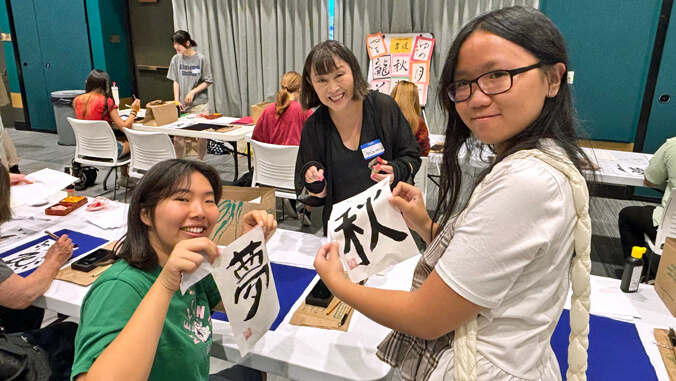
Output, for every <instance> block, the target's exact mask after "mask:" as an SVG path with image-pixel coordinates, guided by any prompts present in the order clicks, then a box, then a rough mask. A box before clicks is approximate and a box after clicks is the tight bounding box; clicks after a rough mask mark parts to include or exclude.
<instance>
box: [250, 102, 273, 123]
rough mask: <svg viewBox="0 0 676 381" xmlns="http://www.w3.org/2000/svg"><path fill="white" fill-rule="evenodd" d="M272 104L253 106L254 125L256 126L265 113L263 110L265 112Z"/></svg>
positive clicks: (265, 103)
mask: <svg viewBox="0 0 676 381" xmlns="http://www.w3.org/2000/svg"><path fill="white" fill-rule="evenodd" d="M271 103H272V102H263V103H256V104H255V105H251V117H252V118H253V123H254V125H255V124H256V122H257V121H258V118H259V117H260V116H261V114H262V113H263V110H265V108H266V107H268V105H270V104H271Z"/></svg>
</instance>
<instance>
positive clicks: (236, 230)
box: [209, 186, 276, 245]
mask: <svg viewBox="0 0 676 381" xmlns="http://www.w3.org/2000/svg"><path fill="white" fill-rule="evenodd" d="M257 209H262V210H265V211H267V212H268V213H269V214H272V215H275V213H276V199H275V189H274V188H250V187H233V186H224V187H223V196H221V201H220V202H219V203H218V210H219V216H218V222H217V223H216V227H215V228H214V231H213V232H212V233H211V236H210V237H209V238H210V239H211V240H212V241H214V242H216V243H217V244H219V245H228V244H230V243H231V242H232V241H234V240H235V239H236V238H237V237H239V236H240V235H242V218H243V217H244V215H245V214H247V213H249V212H250V211H252V210H257Z"/></svg>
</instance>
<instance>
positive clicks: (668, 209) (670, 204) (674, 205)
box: [644, 189, 676, 281]
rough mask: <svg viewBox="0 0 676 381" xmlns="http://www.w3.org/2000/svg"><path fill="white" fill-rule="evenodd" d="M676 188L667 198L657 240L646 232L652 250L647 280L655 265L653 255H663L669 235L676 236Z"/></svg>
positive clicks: (646, 238)
mask: <svg viewBox="0 0 676 381" xmlns="http://www.w3.org/2000/svg"><path fill="white" fill-rule="evenodd" d="M675 191H676V189H673V190H672V192H671V194H670V195H669V199H668V200H667V205H665V207H664V213H662V220H661V221H660V224H659V226H657V234H656V236H655V242H653V241H652V240H651V239H650V237H648V235H647V234H644V238H645V243H646V245H647V246H648V248H649V249H650V251H651V252H652V254H651V255H650V260H649V261H648V270H649V271H648V276H647V277H646V281H648V280H649V279H650V273H651V271H652V267H653V256H654V255H659V256H661V255H662V248H663V247H664V241H666V240H667V237H670V238H676V201H674V192H675Z"/></svg>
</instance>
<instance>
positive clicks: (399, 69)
mask: <svg viewBox="0 0 676 381" xmlns="http://www.w3.org/2000/svg"><path fill="white" fill-rule="evenodd" d="M410 58H411V57H410V56H409V55H408V54H393V55H392V77H409V78H410V77H411V63H410Z"/></svg>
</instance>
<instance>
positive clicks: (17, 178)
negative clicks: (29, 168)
mask: <svg viewBox="0 0 676 381" xmlns="http://www.w3.org/2000/svg"><path fill="white" fill-rule="evenodd" d="M19 184H33V182H32V181H30V180H28V179H27V178H26V175H24V174H23V173H21V174H16V173H10V174H9V185H10V186H14V185H19Z"/></svg>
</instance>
